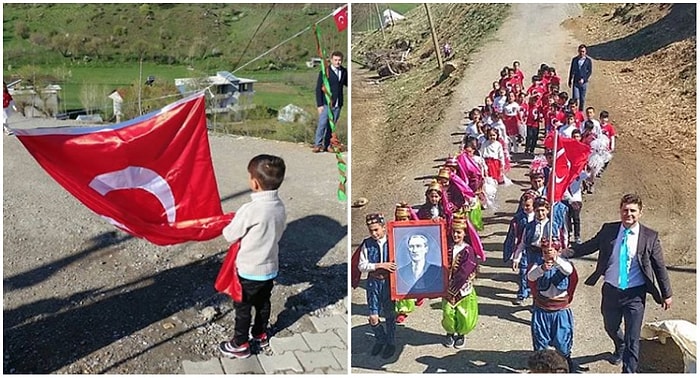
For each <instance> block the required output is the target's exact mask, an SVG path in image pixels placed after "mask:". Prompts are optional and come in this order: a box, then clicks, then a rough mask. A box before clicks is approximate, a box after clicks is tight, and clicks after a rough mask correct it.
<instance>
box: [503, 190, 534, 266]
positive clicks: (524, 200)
mask: <svg viewBox="0 0 700 378" xmlns="http://www.w3.org/2000/svg"><path fill="white" fill-rule="evenodd" d="M536 197H537V193H536V192H534V191H532V190H528V191H526V192H525V193H523V195H522V196H520V201H518V210H517V211H516V212H515V215H514V216H513V219H511V221H510V225H509V226H508V233H507V234H506V239H505V241H503V262H508V261H512V259H513V253H514V252H515V247H516V246H517V245H518V244H520V239H521V238H522V236H523V230H524V229H525V225H527V224H528V223H530V222H532V220H533V219H535V212H534V207H533V204H534V201H535V198H536ZM517 268H518V266H517V265H516V264H513V271H515V270H516V269H517Z"/></svg>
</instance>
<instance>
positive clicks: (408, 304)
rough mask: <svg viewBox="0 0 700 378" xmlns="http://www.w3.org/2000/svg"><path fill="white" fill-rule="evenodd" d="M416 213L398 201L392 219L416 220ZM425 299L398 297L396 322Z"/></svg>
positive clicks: (398, 220)
mask: <svg viewBox="0 0 700 378" xmlns="http://www.w3.org/2000/svg"><path fill="white" fill-rule="evenodd" d="M418 219H419V218H418V215H417V214H416V213H415V212H414V211H413V209H411V207H410V206H408V204H407V203H406V202H399V203H397V204H396V209H395V210H394V220H395V221H397V222H406V221H410V220H418ZM423 302H425V299H423V298H421V299H418V300H416V299H400V300H398V301H396V302H395V304H394V311H395V312H396V323H398V324H402V323H403V322H405V321H406V318H407V317H408V314H410V313H411V312H413V311H414V310H415V309H416V306H421V305H423Z"/></svg>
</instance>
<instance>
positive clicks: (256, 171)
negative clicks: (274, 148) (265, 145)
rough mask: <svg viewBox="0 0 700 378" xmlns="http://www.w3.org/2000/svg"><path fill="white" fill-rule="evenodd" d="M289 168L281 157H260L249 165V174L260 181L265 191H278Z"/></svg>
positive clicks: (253, 159)
mask: <svg viewBox="0 0 700 378" xmlns="http://www.w3.org/2000/svg"><path fill="white" fill-rule="evenodd" d="M286 169H287V167H286V166H285V164H284V160H282V158H281V157H278V156H273V155H265V154H263V155H258V156H256V157H254V158H252V159H250V162H249V163H248V173H250V175H251V177H253V178H254V179H256V180H258V183H259V184H260V187H261V188H262V189H263V190H277V189H279V187H280V185H282V181H284V173H285V171H286Z"/></svg>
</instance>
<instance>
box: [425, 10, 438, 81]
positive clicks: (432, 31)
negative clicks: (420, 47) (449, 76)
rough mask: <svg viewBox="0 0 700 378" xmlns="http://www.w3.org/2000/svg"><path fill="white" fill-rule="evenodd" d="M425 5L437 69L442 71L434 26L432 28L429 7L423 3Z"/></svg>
mask: <svg viewBox="0 0 700 378" xmlns="http://www.w3.org/2000/svg"><path fill="white" fill-rule="evenodd" d="M423 5H425V12H426V13H427V14H428V24H430V33H431V34H432V35H433V46H435V56H436V57H437V61H438V68H439V69H440V71H442V55H440V47H439V46H438V40H437V35H435V26H433V17H432V16H431V15H430V7H428V3H423Z"/></svg>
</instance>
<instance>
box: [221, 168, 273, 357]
mask: <svg viewBox="0 0 700 378" xmlns="http://www.w3.org/2000/svg"><path fill="white" fill-rule="evenodd" d="M285 170H286V166H285V164H284V160H282V158H280V157H277V156H272V155H258V156H256V157H254V158H253V159H251V160H250V162H249V163H248V173H249V175H250V176H249V179H248V183H249V185H250V189H251V190H252V191H253V193H252V194H251V196H250V197H251V199H252V201H251V202H248V203H246V204H244V205H243V206H241V208H240V209H238V211H237V212H236V216H235V217H234V218H233V220H232V221H231V223H230V224H229V225H228V226H226V227H225V228H224V230H223V235H224V238H225V239H226V241H228V242H229V243H235V242H237V241H239V240H240V249H239V250H238V255H237V256H236V266H235V267H234V269H235V270H236V273H237V276H238V280H239V281H240V287H241V290H242V300H241V301H240V302H238V301H234V303H233V307H234V308H235V310H236V320H235V326H234V335H233V338H232V339H231V340H230V341H224V342H222V343H221V344H219V350H220V351H221V353H222V354H223V355H224V356H226V357H229V358H248V357H250V341H251V340H249V338H248V337H249V334H251V329H250V325H251V321H252V319H251V310H252V309H253V307H254V308H255V320H254V322H253V329H252V335H253V339H252V341H255V342H256V343H258V344H259V346H260V347H261V348H265V347H267V346H268V345H269V339H268V335H267V325H268V322H269V320H270V308H271V304H270V297H271V295H272V286H273V280H274V279H275V277H277V274H278V272H279V257H278V254H279V245H278V243H279V241H280V239H281V238H282V232H284V229H285V227H286V221H287V213H286V210H285V207H284V203H282V200H281V199H280V198H279V196H278V194H277V189H279V187H280V185H282V181H284V174H285Z"/></svg>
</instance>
